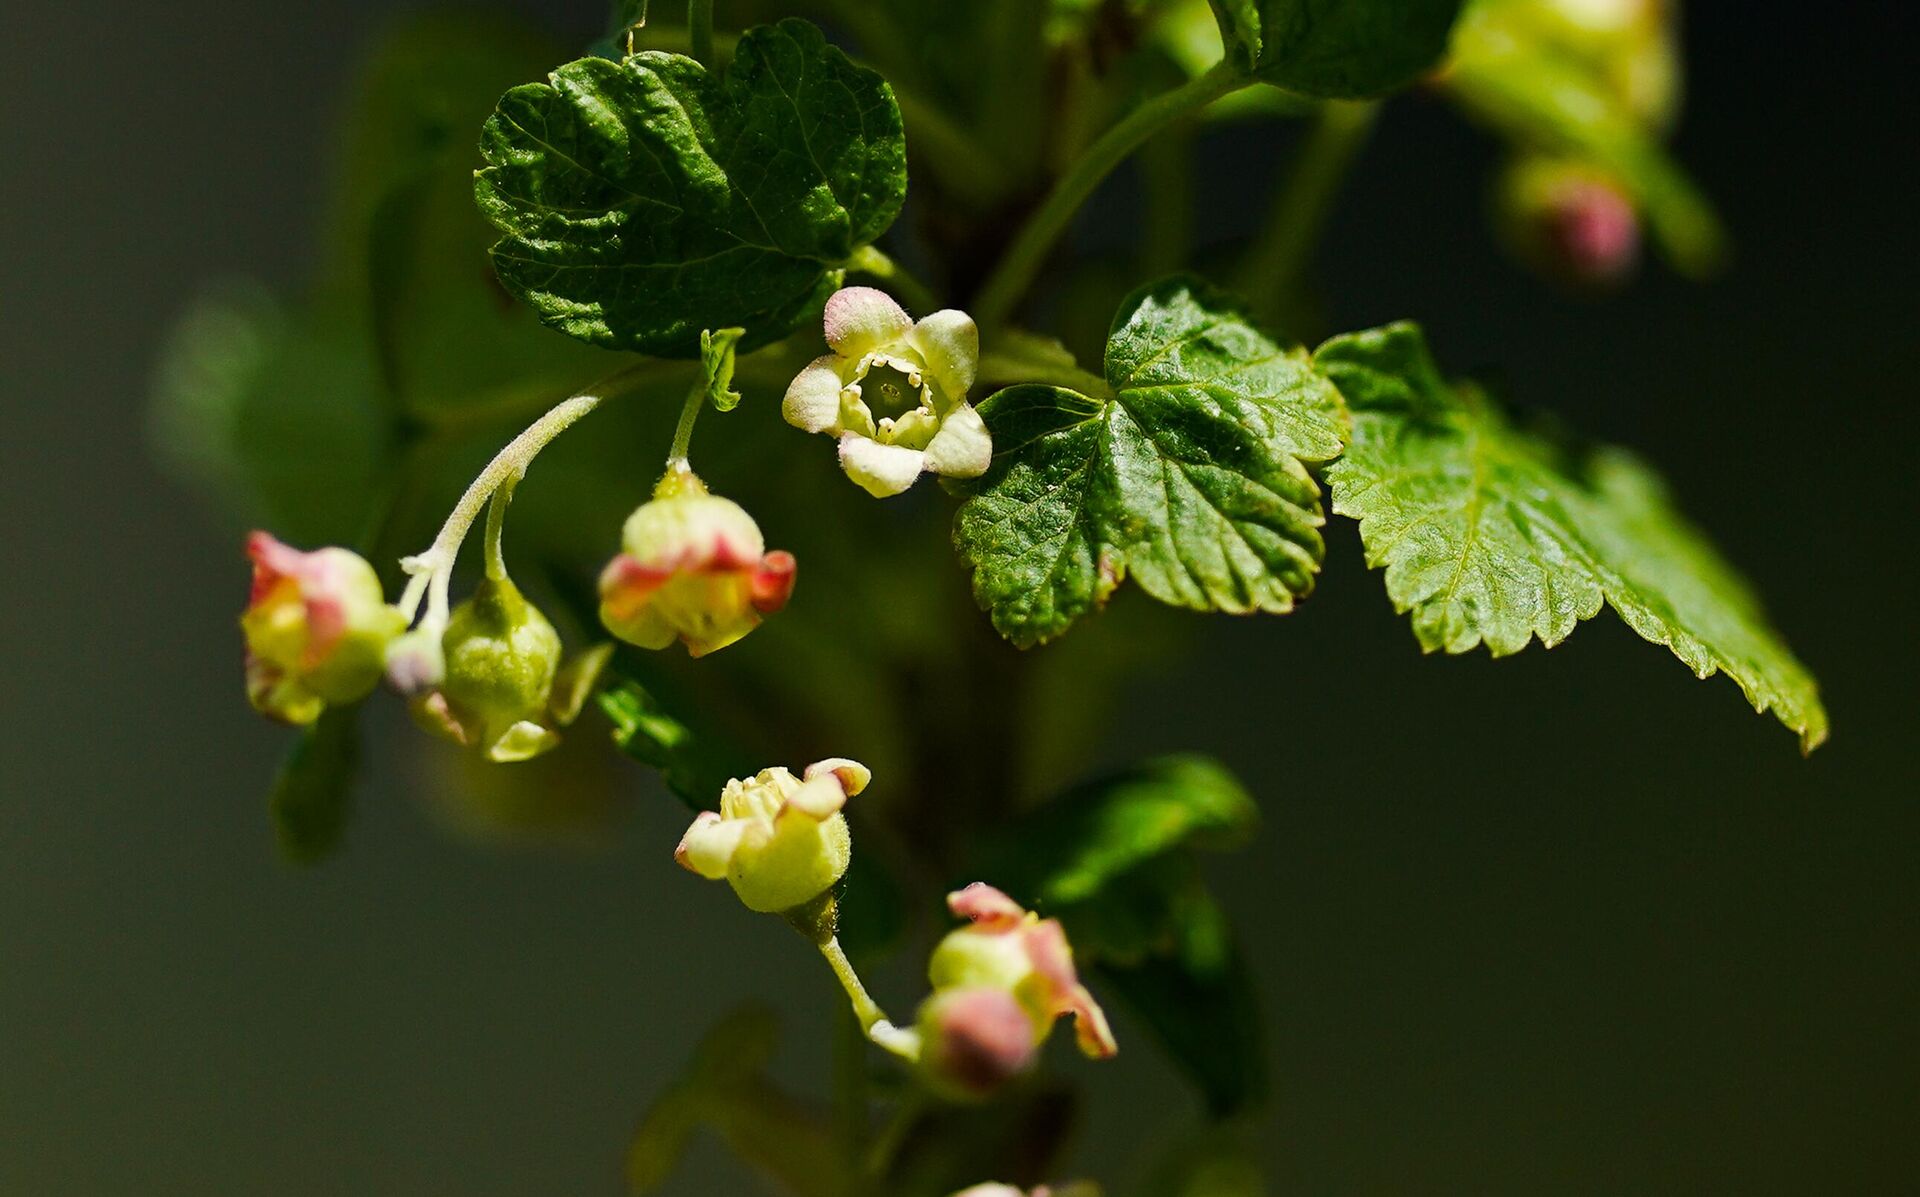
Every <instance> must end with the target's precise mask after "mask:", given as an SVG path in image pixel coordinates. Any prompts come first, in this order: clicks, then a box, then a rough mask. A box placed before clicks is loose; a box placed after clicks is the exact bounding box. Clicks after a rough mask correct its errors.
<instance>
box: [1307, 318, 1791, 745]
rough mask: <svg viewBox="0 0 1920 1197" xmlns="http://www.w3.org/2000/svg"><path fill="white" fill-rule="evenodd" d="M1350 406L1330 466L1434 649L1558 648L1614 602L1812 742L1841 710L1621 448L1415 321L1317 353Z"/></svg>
mask: <svg viewBox="0 0 1920 1197" xmlns="http://www.w3.org/2000/svg"><path fill="white" fill-rule="evenodd" d="M1314 357H1315V361H1316V363H1317V364H1318V365H1319V366H1320V367H1321V368H1322V369H1323V370H1325V371H1326V372H1327V373H1328V376H1329V377H1331V378H1332V379H1333V380H1334V382H1335V383H1337V384H1338V385H1339V386H1340V388H1341V390H1342V391H1344V392H1345V393H1346V396H1347V401H1348V403H1349V404H1351V405H1352V407H1353V410H1354V414H1355V422H1354V438H1353V444H1352V446H1351V447H1350V448H1349V449H1348V452H1347V455H1346V456H1345V457H1343V458H1341V459H1340V461H1339V462H1338V463H1336V464H1335V465H1334V466H1333V467H1332V469H1331V470H1329V471H1328V479H1329V481H1330V482H1331V484H1332V487H1333V498H1334V510H1335V511H1338V512H1339V513H1341V514H1342V515H1349V516H1352V517H1353V518H1355V519H1357V520H1359V521H1360V538H1361V541H1362V543H1364V544H1365V546H1366V550H1367V561H1368V564H1369V565H1372V566H1374V567H1375V568H1381V567H1384V568H1385V569H1386V581H1387V594H1388V596H1389V597H1390V598H1392V600H1393V603H1394V606H1395V607H1396V608H1398V609H1399V610H1401V611H1406V612H1411V613H1412V616H1413V630H1414V634H1415V635H1416V636H1417V637H1418V638H1419V641H1420V644H1421V647H1423V648H1424V649H1426V650H1427V651H1429V652H1432V651H1434V650H1436V649H1444V650H1446V651H1447V652H1449V653H1463V652H1467V651H1469V650H1471V649H1473V648H1475V647H1477V646H1479V645H1481V644H1485V645H1486V646H1487V648H1488V650H1489V651H1491V652H1492V653H1493V654H1494V655H1495V656H1505V655H1507V654H1509V653H1516V652H1519V651H1520V650H1521V649H1523V648H1525V647H1526V646H1527V645H1528V644H1529V643H1531V642H1532V640H1533V639H1534V638H1536V637H1538V639H1539V640H1540V642H1541V643H1542V644H1544V645H1546V646H1548V647H1552V646H1553V645H1555V644H1558V643H1559V642H1560V641H1562V640H1564V639H1565V638H1566V637H1567V636H1568V635H1569V634H1570V633H1571V632H1572V631H1573V629H1574V625H1575V624H1577V623H1578V622H1579V621H1580V620H1583V619H1588V618H1591V617H1592V616H1593V615H1595V614H1596V613H1598V611H1599V610H1600V607H1601V605H1602V604H1603V603H1606V604H1610V605H1611V606H1612V607H1613V608H1614V610H1615V611H1617V612H1619V613H1620V617H1621V618H1622V619H1624V620H1626V622H1627V624H1628V626H1630V627H1632V628H1633V630H1634V631H1636V632H1638V633H1640V635H1641V636H1643V637H1645V638H1646V639H1648V640H1651V641H1653V642H1654V643H1656V644H1664V645H1666V646H1668V647H1669V648H1671V649H1672V650H1673V653H1674V655H1675V656H1677V657H1679V658H1680V659H1681V660H1682V661H1683V662H1685V663H1686V665H1687V666H1688V668H1690V669H1692V670H1693V672H1694V673H1695V675H1697V676H1699V677H1702V678H1705V677H1709V676H1711V675H1712V674H1714V673H1716V672H1722V671H1724V672H1725V673H1726V674H1727V675H1728V676H1729V677H1731V678H1732V679H1733V680H1734V681H1736V682H1738V683H1739V685H1740V688H1741V689H1742V690H1743V691H1745V692H1746V695H1747V698H1748V700H1749V701H1750V702H1752V703H1753V707H1754V709H1755V710H1756V711H1762V712H1764V711H1768V710H1771V711H1773V712H1774V714H1775V715H1776V716H1777V717H1778V718H1779V720H1780V722H1782V723H1784V724H1786V725H1787V726H1788V727H1790V728H1792V729H1793V730H1794V731H1797V732H1799V733H1800V742H1801V746H1802V748H1803V750H1807V751H1811V750H1812V749H1813V748H1814V747H1815V746H1817V745H1818V744H1819V743H1820V742H1821V741H1822V740H1824V739H1825V738H1826V735H1827V713H1826V710H1825V708H1823V707H1822V706H1821V704H1820V695H1819V688H1818V686H1817V685H1816V684H1815V682H1814V680H1813V678H1812V677H1811V676H1810V675H1809V674H1808V673H1807V671H1806V668H1805V667H1804V666H1802V665H1801V664H1800V662H1799V661H1797V660H1795V659H1794V656H1793V654H1792V652H1791V651H1789V650H1788V648H1787V646H1786V645H1785V644H1784V643H1783V642H1782V641H1781V640H1780V638H1779V636H1778V635H1777V634H1776V633H1775V632H1774V631H1773V629H1772V628H1771V627H1769V626H1768V624H1767V621H1766V617H1765V615H1764V614H1763V613H1762V611H1761V609H1760V605H1759V602H1758V601H1757V600H1756V599H1755V598H1754V597H1753V594H1752V593H1751V591H1750V590H1749V588H1748V586H1747V584H1746V582H1745V580H1743V579H1742V578H1740V577H1739V575H1738V574H1736V573H1735V572H1734V570H1733V568H1732V567H1731V566H1729V565H1728V564H1727V563H1726V562H1725V561H1723V560H1721V558H1720V557H1719V555H1718V554H1717V553H1716V552H1715V551H1714V550H1713V548H1712V546H1711V545H1709V544H1708V543H1707V541H1706V539H1705V538H1704V537H1702V536H1701V534H1700V533H1699V532H1698V531H1696V530H1695V529H1694V528H1693V527H1692V526H1691V525H1690V524H1688V523H1687V522H1686V520H1685V519H1684V518H1683V517H1682V516H1681V515H1680V513H1679V512H1678V511H1676V510H1675V509H1674V508H1673V507H1672V505H1671V503H1670V502H1669V500H1668V498H1667V495H1666V490H1665V487H1664V486H1663V485H1662V484H1661V482H1660V480H1659V479H1658V478H1657V477H1656V476H1655V475H1654V474H1653V473H1652V472H1651V471H1650V470H1648V469H1647V468H1646V467H1645V466H1643V465H1641V464H1640V463H1639V462H1638V461H1636V460H1634V459H1632V458H1630V457H1628V456H1627V455H1626V454H1625V453H1624V452H1622V451H1621V450H1617V449H1601V450H1597V451H1591V452H1585V453H1575V452H1572V451H1569V450H1567V449H1565V448H1563V447H1562V446H1561V445H1559V444H1556V443H1555V442H1553V441H1551V440H1548V439H1546V438H1544V437H1540V436H1536V435H1532V434H1529V433H1527V432H1524V431H1521V430H1520V429H1518V428H1516V427H1514V426H1513V425H1512V424H1511V423H1510V422H1509V421H1508V420H1507V418H1506V417H1505V416H1504V415H1503V414H1502V413H1501V412H1500V411H1499V409H1498V408H1496V407H1495V406H1494V404H1493V403H1492V401H1491V400H1490V399H1488V397H1487V396H1486V395H1485V394H1484V393H1483V392H1481V391H1480V390H1479V388H1477V387H1475V386H1473V385H1471V384H1469V383H1458V384H1450V383H1448V382H1447V381H1446V380H1445V379H1444V378H1442V377H1441V374H1440V369H1439V367H1438V366H1437V365H1436V364H1435V363H1434V360H1433V357H1432V355H1431V354H1430V353H1429V352H1428V349H1427V344H1426V339H1425V338H1424V337H1423V336H1422V334H1421V332H1420V330H1419V328H1418V327H1417V326H1415V325H1412V324H1395V325H1389V326H1387V327H1385V328H1379V329H1374V330H1372V331H1369V332H1361V333H1352V334H1349V335H1346V336H1340V337H1335V338H1333V339H1332V340H1330V341H1328V342H1327V343H1326V344H1325V345H1322V346H1321V347H1320V349H1319V350H1318V351H1317V352H1316V353H1315V355H1314Z"/></svg>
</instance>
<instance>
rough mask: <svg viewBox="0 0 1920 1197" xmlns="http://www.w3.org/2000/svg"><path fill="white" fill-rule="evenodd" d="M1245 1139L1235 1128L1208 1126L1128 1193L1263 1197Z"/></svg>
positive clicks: (1256, 1166)
mask: <svg viewBox="0 0 1920 1197" xmlns="http://www.w3.org/2000/svg"><path fill="white" fill-rule="evenodd" d="M1248 1137H1249V1135H1248V1132H1247V1130H1246V1129H1244V1128H1242V1127H1239V1126H1225V1125H1220V1124H1214V1125H1211V1126H1208V1127H1206V1128H1204V1129H1202V1130H1201V1131H1200V1133H1198V1134H1196V1135H1194V1136H1192V1137H1191V1138H1190V1139H1188V1140H1187V1141H1186V1142H1184V1143H1182V1144H1180V1145H1179V1146H1178V1147H1177V1148H1175V1149H1174V1150H1173V1151H1171V1152H1169V1153H1168V1155H1167V1157H1166V1158H1165V1159H1164V1160H1162V1161H1160V1163H1159V1164H1157V1165H1156V1166H1155V1167H1154V1169H1153V1170H1152V1173H1151V1174H1150V1175H1149V1176H1148V1177H1147V1178H1146V1180H1145V1181H1144V1183H1142V1184H1141V1185H1140V1186H1139V1187H1138V1188H1136V1189H1134V1190H1132V1191H1133V1192H1134V1193H1135V1194H1137V1197H1266V1194H1267V1192H1268V1189H1267V1182H1266V1177H1265V1174H1264V1172H1263V1171H1262V1169H1261V1167H1260V1163H1259V1160H1258V1158H1257V1153H1256V1152H1255V1151H1254V1150H1253V1149H1252V1147H1251V1145H1250V1144H1249V1143H1248V1142H1247V1139H1248Z"/></svg>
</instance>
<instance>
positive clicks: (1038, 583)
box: [954, 278, 1346, 648]
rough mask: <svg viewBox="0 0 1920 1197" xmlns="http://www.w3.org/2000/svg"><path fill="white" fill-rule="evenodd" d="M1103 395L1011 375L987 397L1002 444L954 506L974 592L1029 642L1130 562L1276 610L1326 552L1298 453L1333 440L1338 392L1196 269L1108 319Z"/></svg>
mask: <svg viewBox="0 0 1920 1197" xmlns="http://www.w3.org/2000/svg"><path fill="white" fill-rule="evenodd" d="M1106 377H1107V384H1108V386H1109V387H1110V388H1111V392H1112V395H1111V397H1107V396H1104V395H1087V394H1081V393H1080V392H1078V391H1073V390H1068V389H1065V388H1062V387H1055V386H1039V385H1030V386H1016V387H1010V388H1008V389H1007V390H1004V391H1000V392H999V393H997V394H995V395H992V396H990V397H988V398H987V399H986V401H985V402H983V403H982V404H981V405H980V414H981V416H982V417H984V418H985V419H986V421H987V425H988V427H989V429H990V430H991V431H992V433H993V439H994V447H995V454H994V460H993V465H992V467H991V468H990V469H989V470H988V471H987V474H986V476H985V477H983V478H981V479H980V480H978V481H977V482H974V483H970V484H967V485H965V486H964V487H960V488H957V489H963V490H964V491H965V492H966V493H968V494H970V495H971V496H972V497H971V498H969V499H968V500H967V502H966V503H965V504H964V505H963V506H962V507H961V508H960V512H959V514H958V516H957V517H956V519H955V522H954V543H955V545H956V547H957V548H958V550H959V552H960V556H961V558H962V560H963V561H964V562H965V563H966V564H967V565H969V566H971V567H972V568H973V571H974V574H973V588H974V597H975V598H976V599H977V600H978V602H979V603H980V606H981V608H982V609H984V610H985V611H987V613H988V614H989V615H990V616H991V618H992V620H993V625H994V627H995V628H997V629H999V631H1000V633H1001V634H1002V635H1003V636H1005V637H1007V638H1008V639H1009V640H1011V641H1013V642H1014V643H1015V644H1018V645H1020V646H1021V647H1023V648H1024V647H1028V646H1031V645H1034V644H1039V643H1043V642H1045V641H1047V640H1051V639H1053V638H1054V637H1057V636H1059V635H1061V634H1062V633H1064V632H1065V631H1066V630H1067V629H1068V628H1069V627H1071V626H1072V624H1073V623H1074V621H1075V620H1077V619H1079V618H1080V617H1081V616H1082V615H1084V614H1086V613H1087V612H1089V611H1091V610H1093V609H1095V608H1097V607H1099V606H1100V605H1101V604H1103V603H1104V602H1105V601H1106V600H1107V598H1108V597H1109V596H1110V595H1111V594H1112V593H1113V591H1114V590H1115V589H1116V588H1117V587H1118V586H1119V585H1120V583H1121V582H1122V581H1123V580H1124V579H1125V578H1126V577H1128V576H1129V575H1131V576H1132V577H1133V578H1134V580H1135V581H1137V582H1138V583H1139V584H1140V586H1141V588H1142V589H1144V590H1145V591H1146V592H1147V593H1148V594H1150V595H1152V596H1153V597H1154V598H1156V599H1159V600H1160V601H1161V602H1163V603H1168V604H1171V605H1174V606H1179V607H1186V608H1188V609H1191V610H1200V611H1209V610H1210V611H1227V612H1232V613H1236V614H1244V613H1249V612H1254V611H1266V612H1273V613H1282V612H1286V611H1290V610H1292V608H1293V605H1294V601H1295V599H1296V597H1298V596H1301V595H1304V594H1306V593H1307V592H1309V591H1310V590H1311V589H1312V588H1313V578H1314V574H1315V573H1316V572H1317V571H1318V569H1319V566H1320V559H1321V557H1322V555H1323V553H1324V552H1325V546H1324V544H1323V543H1322V541H1321V538H1320V533H1319V526H1320V524H1321V523H1323V522H1324V517H1323V515H1322V514H1321V510H1320V488H1319V487H1318V486H1316V485H1315V484H1314V481H1313V479H1312V477H1311V476H1309V475H1308V473H1307V470H1306V467H1305V465H1304V464H1302V463H1303V462H1318V461H1326V460H1328V459H1330V458H1332V457H1334V456H1336V455H1337V454H1338V453H1339V452H1340V449H1341V446H1342V444H1343V443H1344V441H1345V437H1346V413H1345V411H1344V410H1343V409H1342V408H1341V406H1340V397H1339V395H1338V394H1337V393H1336V392H1335V391H1334V390H1333V388H1331V387H1329V386H1328V385H1326V381H1325V380H1324V379H1322V378H1320V377H1319V376H1318V375H1317V374H1316V373H1315V372H1314V371H1313V370H1312V368H1311V367H1310V366H1309V364H1308V362H1307V359H1306V354H1305V353H1304V351H1299V350H1293V351H1289V350H1285V349H1282V348H1281V347H1280V346H1279V345H1277V344H1275V343H1274V342H1273V340H1272V339H1271V338H1269V337H1268V336H1267V335H1266V334H1265V333H1264V332H1262V331H1260V330H1259V329H1258V328H1256V327H1254V325H1253V324H1252V323H1250V322H1249V321H1248V320H1247V319H1246V318H1245V317H1244V316H1242V315H1241V314H1240V313H1239V312H1238V311H1237V309H1236V308H1235V306H1234V304H1233V303H1232V302H1231V301H1230V300H1229V299H1227V298H1226V297H1225V296H1224V295H1222V294H1220V293H1219V292H1217V291H1214V290H1213V289H1212V288H1210V287H1207V286H1206V285H1205V284H1203V283H1199V282H1197V281H1196V280H1193V279H1189V278H1172V279H1167V280H1164V281H1162V282H1159V283H1155V284H1152V285H1151V286H1148V287H1145V288H1142V289H1141V290H1139V291H1137V292H1135V293H1134V294H1133V295H1132V296H1130V297H1129V298H1128V299H1127V301H1126V302H1125V303H1123V304H1122V305H1121V308H1120V312H1119V314H1118V315H1117V316H1116V317H1115V320H1114V324H1113V328H1112V331H1111V332H1110V333H1109V334H1108V338H1107V348H1106Z"/></svg>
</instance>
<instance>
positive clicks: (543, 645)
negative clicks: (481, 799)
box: [414, 578, 561, 762]
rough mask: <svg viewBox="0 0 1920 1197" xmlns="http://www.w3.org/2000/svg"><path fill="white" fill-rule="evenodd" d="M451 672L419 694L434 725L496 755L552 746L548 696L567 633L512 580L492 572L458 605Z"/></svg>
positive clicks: (522, 754) (419, 707)
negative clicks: (561, 632) (562, 635)
mask: <svg viewBox="0 0 1920 1197" xmlns="http://www.w3.org/2000/svg"><path fill="white" fill-rule="evenodd" d="M441 649H442V652H443V654H444V656H445V659H446V672H445V676H444V677H443V678H442V679H441V682H440V685H439V687H438V688H437V689H435V690H432V691H430V692H428V693H427V694H425V695H424V696H422V697H420V698H418V699H416V700H415V703H414V713H415V715H416V716H417V717H418V718H419V719H420V721H421V723H422V724H424V725H425V726H426V727H427V728H428V729H429V730H432V731H435V732H438V733H439V734H441V735H444V736H446V737H447V738H448V739H450V740H453V741H454V742H455V743H457V744H461V745H463V746H465V747H469V748H473V749H476V750H478V751H480V752H481V753H483V754H484V755H485V756H486V757H487V758H488V759H489V760H494V761H502V762H506V761H523V760H526V759H527V758H528V757H532V756H537V755H539V754H540V753H542V752H545V751H546V750H547V749H549V748H552V747H553V746H554V744H556V743H557V742H558V741H559V736H558V735H557V734H556V733H555V732H554V731H553V730H552V728H550V727H549V726H547V720H548V700H549V697H550V696H551V694H552V692H553V682H554V676H555V675H556V674H557V673H558V672H559V669H560V653H561V648H560V635H559V633H558V632H555V631H554V630H553V625H552V624H551V623H548V622H547V617H546V616H544V615H542V614H541V613H540V610H539V608H537V607H535V606H534V605H533V604H532V603H529V602H528V601H527V600H526V598H525V596H523V595H522V594H521V593H520V590H519V588H518V587H516V586H515V585H514V584H513V583H512V582H510V581H508V580H507V579H505V578H488V579H486V580H485V581H482V582H481V583H480V586H479V589H477V590H476V591H474V594H473V597H472V598H470V599H468V600H467V601H466V602H464V603H461V604H460V605H459V606H458V607H456V608H454V611H453V618H452V619H451V620H450V621H449V622H448V624H447V630H446V634H445V635H444V636H443V637H442V640H441Z"/></svg>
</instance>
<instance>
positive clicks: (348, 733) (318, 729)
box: [267, 707, 360, 865]
mask: <svg viewBox="0 0 1920 1197" xmlns="http://www.w3.org/2000/svg"><path fill="white" fill-rule="evenodd" d="M358 715H359V711H358V710H357V709H355V708H351V707H330V708H328V709H327V710H326V711H325V712H323V713H322V714H321V716H320V718H319V720H318V721H316V722H315V723H313V724H312V725H310V726H308V727H306V728H303V729H302V730H301V732H300V738H299V739H298V740H295V741H294V742H293V748H292V750H291V751H289V752H288V753H287V759H286V762H285V763H284V764H282V765H281V766H280V775H279V776H278V777H276V778H275V779H274V782H273V790H272V792H271V793H270V794H269V795H268V796H267V810H268V812H269V813H270V814H271V815H272V816H273V833H274V838H275V839H276V840H277V841H278V842H279V844H280V855H281V857H282V859H284V860H286V861H287V862H288V863H290V864H298V865H312V864H318V863H320V862H321V861H322V860H325V859H326V858H327V857H329V856H331V855H333V853H334V851H335V850H336V849H338V848H339V846H340V838H341V836H343V835H344V834H345V833H346V829H347V819H348V816H349V815H350V814H351V813H352V799H353V774H354V770H355V769H356V768H357V767H358V765H359V761H360V730H359V725H358V723H357V721H356V720H357V718H358Z"/></svg>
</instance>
